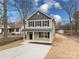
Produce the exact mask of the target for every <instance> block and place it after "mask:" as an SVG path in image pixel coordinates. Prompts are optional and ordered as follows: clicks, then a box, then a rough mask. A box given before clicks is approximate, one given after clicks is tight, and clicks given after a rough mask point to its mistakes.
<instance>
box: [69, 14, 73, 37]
mask: <svg viewBox="0 0 79 59" xmlns="http://www.w3.org/2000/svg"><path fill="white" fill-rule="evenodd" d="M69 20H70V35H71V36H72V33H73V32H72V31H73V28H72V20H71V16H70V15H69Z"/></svg>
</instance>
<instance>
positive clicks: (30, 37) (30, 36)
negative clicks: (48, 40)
mask: <svg viewBox="0 0 79 59" xmlns="http://www.w3.org/2000/svg"><path fill="white" fill-rule="evenodd" d="M32 35H33V34H32V32H30V33H29V39H30V40H32Z"/></svg>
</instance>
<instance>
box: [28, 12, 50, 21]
mask: <svg viewBox="0 0 79 59" xmlns="http://www.w3.org/2000/svg"><path fill="white" fill-rule="evenodd" d="M38 13H39V15H38ZM39 19H51V18H50V17H48V16H46V15H45V14H43V13H41V12H39V11H38V12H36V13H35V14H34V15H32V17H30V18H29V19H28V20H39Z"/></svg>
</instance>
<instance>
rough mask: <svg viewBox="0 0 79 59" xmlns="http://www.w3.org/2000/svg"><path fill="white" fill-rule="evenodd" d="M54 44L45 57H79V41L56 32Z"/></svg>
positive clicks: (75, 58)
mask: <svg viewBox="0 0 79 59" xmlns="http://www.w3.org/2000/svg"><path fill="white" fill-rule="evenodd" d="M53 44H54V46H53V47H52V48H51V50H50V51H49V53H48V55H47V56H46V58H45V59H79V43H77V42H75V41H74V40H72V39H70V38H67V37H65V36H63V35H59V34H56V37H55V40H54V42H53Z"/></svg>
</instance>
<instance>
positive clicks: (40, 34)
mask: <svg viewBox="0 0 79 59" xmlns="http://www.w3.org/2000/svg"><path fill="white" fill-rule="evenodd" d="M49 36H50V34H49V32H39V38H49Z"/></svg>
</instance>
